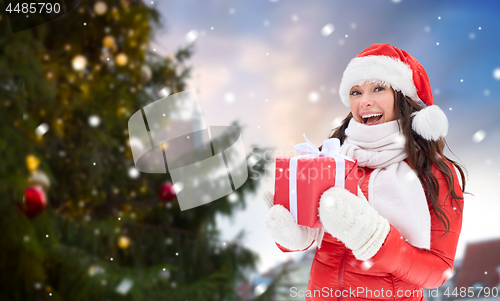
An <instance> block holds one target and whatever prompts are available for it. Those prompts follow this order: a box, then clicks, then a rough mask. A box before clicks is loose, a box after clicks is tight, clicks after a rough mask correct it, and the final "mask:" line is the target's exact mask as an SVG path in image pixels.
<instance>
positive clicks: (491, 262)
mask: <svg viewBox="0 0 500 301" xmlns="http://www.w3.org/2000/svg"><path fill="white" fill-rule="evenodd" d="M315 251H316V248H313V247H311V248H310V249H309V250H308V251H305V252H303V256H302V257H300V258H299V259H298V260H297V261H287V262H285V263H282V264H279V265H277V266H276V267H274V268H272V269H270V270H269V271H267V272H266V273H263V274H262V275H257V276H254V277H252V279H251V280H250V281H249V282H248V283H242V284H241V285H240V286H239V288H238V292H240V295H241V296H242V299H241V300H242V301H248V300H253V299H254V298H256V297H258V296H260V295H261V294H265V293H267V294H269V297H268V298H265V299H264V300H273V301H288V300H295V301H303V300H305V297H304V296H303V294H301V293H300V292H305V291H306V289H307V283H308V281H309V273H310V269H311V264H312V261H313V258H314V254H315ZM275 280H276V281H275ZM481 288H482V289H481ZM268 289H269V290H270V292H267V290H268ZM424 291H425V294H424V296H425V300H426V301H454V300H460V301H465V300H467V301H475V300H500V239H495V240H488V241H482V242H477V243H471V244H468V245H467V247H466V251H465V255H464V257H463V259H462V260H456V261H455V266H454V270H453V275H452V277H451V278H450V279H448V281H446V282H445V283H444V284H443V285H441V286H440V287H439V288H436V289H431V290H429V289H424Z"/></svg>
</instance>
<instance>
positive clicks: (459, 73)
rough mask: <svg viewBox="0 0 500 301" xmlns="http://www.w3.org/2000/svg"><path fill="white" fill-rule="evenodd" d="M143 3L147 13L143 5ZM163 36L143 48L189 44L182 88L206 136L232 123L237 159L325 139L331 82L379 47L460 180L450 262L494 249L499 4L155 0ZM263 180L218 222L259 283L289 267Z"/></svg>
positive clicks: (333, 120) (334, 107) (336, 111)
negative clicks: (398, 63) (396, 63)
mask: <svg viewBox="0 0 500 301" xmlns="http://www.w3.org/2000/svg"><path fill="white" fill-rule="evenodd" d="M148 2H150V1H146V3H148ZM148 5H153V6H155V7H157V8H158V9H159V10H160V12H161V14H162V17H163V22H164V25H165V27H164V29H163V30H161V31H160V32H159V33H158V34H157V35H156V37H155V41H154V44H153V45H154V47H156V49H157V51H158V52H159V53H162V54H165V55H167V54H171V53H174V52H175V51H176V50H177V49H178V48H179V47H180V46H186V45H189V44H194V45H193V46H194V49H195V53H194V56H193V57H192V58H191V59H190V60H189V61H188V62H187V64H188V65H189V66H192V68H193V72H192V78H191V79H190V80H189V82H188V88H194V89H196V90H197V94H198V98H199V101H200V104H201V107H202V110H203V114H204V118H205V121H206V123H207V124H208V125H229V124H230V123H231V122H233V121H236V120H237V121H239V123H240V124H241V125H242V126H244V129H243V132H242V137H243V141H244V143H245V147H246V151H247V153H249V152H251V146H252V145H259V146H262V147H269V148H272V149H273V150H274V151H273V152H272V153H273V155H284V154H294V153H293V152H291V150H292V147H293V146H294V145H295V144H297V143H301V142H304V141H303V134H306V136H307V138H308V139H309V140H311V141H312V142H313V143H314V144H316V145H320V144H321V143H322V142H323V140H325V139H327V138H328V136H329V134H330V130H331V129H332V128H333V127H334V126H335V125H336V124H337V122H338V120H339V118H343V117H344V116H346V115H347V113H348V112H349V109H348V108H347V107H345V106H343V105H342V104H341V102H340V97H339V95H338V87H339V84H340V80H341V77H342V73H343V71H344V69H345V67H346V66H347V64H348V63H349V61H350V60H351V59H352V58H354V57H355V56H356V55H357V54H358V53H360V52H361V51H362V50H363V49H365V48H366V47H368V46H370V45H371V44H373V43H389V44H391V45H394V46H396V47H398V48H400V49H403V50H406V51H407V52H409V53H410V54H411V55H412V56H414V57H415V58H416V59H417V60H418V61H419V62H420V63H421V64H422V65H423V66H424V68H425V69H426V71H427V74H428V76H429V79H430V82H431V86H432V91H433V95H434V103H435V104H436V105H438V106H440V107H441V108H442V109H443V111H444V112H445V113H446V115H447V117H448V120H449V123H450V130H449V133H448V136H447V137H446V139H447V143H448V146H449V147H450V149H451V150H452V151H453V154H452V153H451V152H449V151H447V152H446V154H447V155H449V156H450V157H451V158H452V159H454V160H458V161H459V162H461V163H462V164H463V165H465V167H466V169H467V171H468V182H467V186H466V191H468V192H470V193H472V194H473V195H467V197H466V201H465V208H464V220H463V226H462V234H461V237H460V241H459V246H458V250H457V255H456V257H457V259H460V258H461V257H462V256H463V253H464V250H465V246H466V244H467V243H468V242H475V241H479V240H485V239H494V238H500V219H499V218H498V216H499V214H500V199H499V197H498V196H497V194H498V193H497V191H496V189H495V188H496V187H498V186H499V185H500V159H499V158H498V153H499V151H498V150H499V149H500V122H499V120H498V116H497V114H498V111H500V40H499V38H498V37H499V36H500V18H499V14H500V2H499V1H495V0H491V1H464V0H453V1H430V0H427V1H422V0H419V1H416V0H400V1H391V0H376V1H373V0H371V1H370V0H353V1H331V0H323V1H321V0H314V1H305V0H273V1H270V0H255V1H250V0H246V1H243V0H234V1H229V0H227V1H223V0H172V1H167V0H158V1H154V2H153V3H152V4H148ZM272 168H273V166H272V163H271V164H270V172H269V174H266V175H265V176H263V180H262V181H261V186H260V188H259V191H258V193H257V194H256V195H255V196H251V197H249V198H248V199H247V208H246V209H245V210H242V211H240V212H238V213H237V214H236V215H234V216H233V217H232V218H218V224H219V225H218V227H219V229H221V231H222V235H223V238H224V239H227V240H231V239H233V238H234V237H235V236H236V234H237V233H238V232H239V231H241V230H244V231H245V233H247V236H246V238H245V240H244V244H245V246H246V247H248V248H250V249H252V250H253V251H255V252H257V253H258V254H259V255H260V257H261V261H260V262H259V265H258V269H259V271H261V272H262V271H265V270H267V269H269V268H270V267H272V266H273V265H275V264H277V263H278V262H282V261H284V260H287V259H288V258H295V257H296V256H299V254H284V253H282V252H281V251H280V250H279V249H278V248H277V247H276V246H275V244H274V242H273V241H272V240H271V238H270V237H269V235H268V234H267V232H266V230H265V228H264V226H263V220H264V217H265V215H266V212H267V210H268V209H267V207H266V206H265V205H264V202H263V201H262V200H261V195H262V194H263V192H264V191H266V190H267V191H274V179H273V177H272V175H273V171H272Z"/></svg>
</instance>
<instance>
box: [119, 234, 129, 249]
mask: <svg viewBox="0 0 500 301" xmlns="http://www.w3.org/2000/svg"><path fill="white" fill-rule="evenodd" d="M129 246H130V239H129V238H128V237H126V236H120V238H119V239H118V247H120V249H127V248H128V247H129Z"/></svg>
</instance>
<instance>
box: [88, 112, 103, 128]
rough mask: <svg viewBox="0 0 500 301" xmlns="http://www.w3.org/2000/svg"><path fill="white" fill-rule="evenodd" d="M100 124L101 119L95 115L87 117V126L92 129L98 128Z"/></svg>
mask: <svg viewBox="0 0 500 301" xmlns="http://www.w3.org/2000/svg"><path fill="white" fill-rule="evenodd" d="M100 123H101V118H99V116H97V115H91V116H90V117H89V125H90V126H91V127H93V128H95V127H98V126H99V124H100Z"/></svg>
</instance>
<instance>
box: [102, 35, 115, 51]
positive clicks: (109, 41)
mask: <svg viewBox="0 0 500 301" xmlns="http://www.w3.org/2000/svg"><path fill="white" fill-rule="evenodd" d="M102 44H103V45H104V46H106V47H108V48H115V47H116V40H115V38H114V37H113V36H111V35H107V36H105V37H104V39H102Z"/></svg>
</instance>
